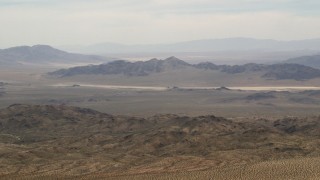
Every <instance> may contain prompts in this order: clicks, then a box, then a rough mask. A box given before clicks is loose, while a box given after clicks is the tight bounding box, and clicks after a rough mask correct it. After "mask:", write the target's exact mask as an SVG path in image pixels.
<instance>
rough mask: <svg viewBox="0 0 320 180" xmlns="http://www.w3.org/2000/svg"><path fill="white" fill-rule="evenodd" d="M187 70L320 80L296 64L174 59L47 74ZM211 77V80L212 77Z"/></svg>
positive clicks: (317, 71)
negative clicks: (226, 63)
mask: <svg viewBox="0 0 320 180" xmlns="http://www.w3.org/2000/svg"><path fill="white" fill-rule="evenodd" d="M181 69H188V70H189V72H190V73H191V72H193V71H196V70H203V71H217V72H220V73H225V74H231V75H235V76H237V75H239V74H243V73H252V72H258V73H260V76H261V77H262V78H264V79H275V80H285V79H288V80H309V79H314V78H319V77H320V69H315V68H312V67H309V66H304V65H299V64H273V65H263V64H254V63H251V64H245V65H234V66H231V65H216V64H213V63H210V62H203V63H199V64H189V63H187V62H185V61H182V60H180V59H178V58H176V57H169V58H167V59H165V60H159V59H151V60H149V61H138V62H128V61H124V60H118V61H113V62H110V63H107V64H100V65H89V66H79V67H73V68H69V69H60V70H57V71H54V72H50V73H48V75H50V76H53V77H70V76H76V75H125V76H128V77H130V76H134V77H139V76H148V75H151V74H155V73H163V72H164V73H165V72H167V71H177V70H181ZM212 78H214V77H212Z"/></svg>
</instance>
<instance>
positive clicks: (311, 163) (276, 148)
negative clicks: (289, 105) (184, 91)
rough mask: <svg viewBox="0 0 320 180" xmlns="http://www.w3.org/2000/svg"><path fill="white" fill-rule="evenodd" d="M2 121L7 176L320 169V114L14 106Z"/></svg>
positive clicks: (220, 175) (263, 174)
mask: <svg viewBox="0 0 320 180" xmlns="http://www.w3.org/2000/svg"><path fill="white" fill-rule="evenodd" d="M0 120H1V121H0V127H1V131H0V138H1V142H2V143H1V149H0V153H1V157H2V158H1V177H3V178H5V179H6V178H17V179H19V177H20V178H22V177H23V178H25V177H30V178H34V179H41V178H45V179H46V178H52V179H53V178H58V177H64V178H67V177H69V178H74V179H76V178H80V177H81V178H87V179H92V178H96V179H99V178H107V179H131V178H136V179H148V178H156V179H170V178H175V179H185V178H188V179H197V178H201V179H209V178H212V177H216V178H217V179H239V178H240V179H241V178H243V179H250V178H259V179H271V178H273V177H277V178H278V179H282V178H286V177H288V178H296V179H300V178H315V177H317V175H318V173H319V168H318V167H319V166H318V164H319V160H318V157H319V140H318V137H319V135H320V134H319V132H320V131H319V129H320V123H319V117H308V118H282V119H276V120H270V119H255V120H254V121H252V120H245V119H243V120H230V119H225V118H222V117H215V116H198V117H188V116H177V115H157V116H152V117H149V118H137V117H128V116H112V115H108V114H104V113H100V112H97V111H94V110H90V109H83V108H76V107H67V106H48V105H44V106H39V105H12V106H10V107H8V108H5V109H2V110H1V111H0ZM275 169H279V173H277V172H274V171H275ZM300 173H301V174H300Z"/></svg>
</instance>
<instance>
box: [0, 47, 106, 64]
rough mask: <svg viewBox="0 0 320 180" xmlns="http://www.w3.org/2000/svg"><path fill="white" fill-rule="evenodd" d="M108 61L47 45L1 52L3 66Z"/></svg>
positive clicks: (0, 60)
mask: <svg viewBox="0 0 320 180" xmlns="http://www.w3.org/2000/svg"><path fill="white" fill-rule="evenodd" d="M106 61H107V58H104V57H101V56H95V55H82V54H75V53H68V52H65V51H61V50H58V49H55V48H53V47H50V46H47V45H35V46H31V47H30V46H19V47H12V48H8V49H3V50H0V64H3V65H28V64H31V65H32V64H34V65H39V64H55V63H59V64H73V63H79V62H86V63H99V62H100V63H101V62H106Z"/></svg>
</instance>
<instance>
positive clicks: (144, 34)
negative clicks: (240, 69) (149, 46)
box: [0, 0, 320, 48]
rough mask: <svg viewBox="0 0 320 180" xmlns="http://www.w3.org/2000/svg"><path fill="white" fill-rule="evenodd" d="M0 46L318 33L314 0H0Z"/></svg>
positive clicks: (319, 15) (319, 10) (319, 11)
mask: <svg viewBox="0 0 320 180" xmlns="http://www.w3.org/2000/svg"><path fill="white" fill-rule="evenodd" d="M0 22H1V26H0V48H4V47H9V46H16V45H32V44H50V45H89V44H94V43H101V42H118V43H125V44H146V43H167V42H178V41H188V40H196V39H207V38H210V39H214V38H227V37H253V38H270V39H279V40H292V39H308V38H319V37H320V30H319V29H320V1H319V0H0Z"/></svg>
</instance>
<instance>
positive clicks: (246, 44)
mask: <svg viewBox="0 0 320 180" xmlns="http://www.w3.org/2000/svg"><path fill="white" fill-rule="evenodd" d="M64 48H65V49H67V50H70V51H73V52H85V53H93V54H108V53H147V52H153V53H155V52H213V51H252V50H255V51H256V50H263V51H297V50H316V51H319V50H320V39H308V40H296V41H277V40H271V39H253V38H226V39H204V40H195V41H187V42H179V43H171V44H146V45H124V44H117V43H100V44H95V45H91V46H72V47H71V46H69V47H64Z"/></svg>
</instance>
